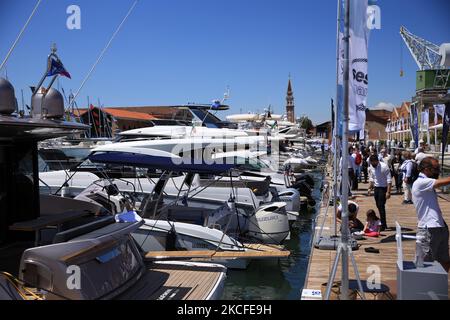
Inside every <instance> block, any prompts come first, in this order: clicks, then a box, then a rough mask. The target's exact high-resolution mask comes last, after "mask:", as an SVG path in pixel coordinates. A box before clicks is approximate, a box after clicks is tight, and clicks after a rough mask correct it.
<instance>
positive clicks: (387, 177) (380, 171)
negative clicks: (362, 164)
mask: <svg viewBox="0 0 450 320" xmlns="http://www.w3.org/2000/svg"><path fill="white" fill-rule="evenodd" d="M391 181H392V178H391V170H389V168H388V166H387V165H386V164H385V163H383V162H379V163H378V166H377V167H376V168H374V167H372V166H370V167H369V182H373V184H374V186H375V187H382V188H386V187H387V186H388V185H390V184H391Z"/></svg>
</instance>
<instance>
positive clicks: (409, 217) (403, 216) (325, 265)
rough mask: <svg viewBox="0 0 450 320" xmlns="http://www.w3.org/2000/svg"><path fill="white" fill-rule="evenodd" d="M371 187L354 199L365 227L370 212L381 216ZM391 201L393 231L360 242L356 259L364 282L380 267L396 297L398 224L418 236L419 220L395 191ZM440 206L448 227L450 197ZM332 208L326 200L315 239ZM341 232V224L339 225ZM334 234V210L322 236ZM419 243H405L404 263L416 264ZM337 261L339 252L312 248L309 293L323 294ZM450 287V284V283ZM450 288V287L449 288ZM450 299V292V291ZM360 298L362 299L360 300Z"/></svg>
mask: <svg viewBox="0 0 450 320" xmlns="http://www.w3.org/2000/svg"><path fill="white" fill-rule="evenodd" d="M367 187H368V184H363V183H360V184H359V191H353V195H355V196H356V197H355V198H354V199H352V200H353V201H355V202H357V203H358V205H359V213H358V218H359V219H360V220H361V221H362V222H363V223H365V214H366V212H367V210H369V209H374V210H375V211H376V212H377V214H378V210H377V208H376V205H375V200H374V198H373V196H367ZM393 193H394V194H392V195H391V198H390V199H389V200H387V203H386V217H387V224H388V227H389V228H393V230H389V231H383V232H382V233H381V236H380V237H379V238H368V237H366V239H365V240H358V244H359V245H360V248H359V250H354V251H353V255H354V257H355V260H356V264H357V266H358V271H359V274H360V276H361V280H367V278H368V277H369V276H370V275H371V274H372V273H371V272H370V269H371V267H373V266H375V267H379V268H380V271H381V283H383V284H386V285H388V286H389V287H390V289H391V293H392V294H393V296H394V297H395V295H396V279H397V264H396V263H397V245H396V241H395V222H396V221H398V223H399V224H400V225H401V226H402V229H403V230H402V233H403V234H411V235H415V233H416V230H417V216H416V211H415V207H414V205H403V204H402V201H403V195H400V194H395V192H394V190H393ZM439 203H440V206H441V209H442V212H443V215H444V219H445V220H446V221H447V223H450V201H449V200H448V196H446V195H442V197H440V198H439ZM327 206H328V200H327V199H324V201H323V203H322V204H321V209H320V216H318V217H317V223H316V230H315V238H317V236H318V233H319V232H320V226H321V224H322V223H323V222H324V219H323V218H324V216H325V211H326V209H327ZM338 228H339V224H338ZM333 232H334V222H333V207H332V206H330V208H329V209H328V215H327V218H326V219H325V223H324V230H323V232H322V235H332V234H333ZM368 247H373V248H376V249H379V251H380V252H379V253H368V252H366V251H365V250H364V249H365V248H368ZM414 256H415V241H414V240H407V239H404V240H403V257H404V260H409V261H414ZM335 257H336V251H332V250H319V249H316V248H312V251H311V258H310V261H309V265H308V271H307V275H306V279H305V286H304V288H305V289H313V290H321V288H322V284H324V283H326V282H327V281H328V277H329V275H330V273H331V270H332V265H333V262H334V260H335ZM349 272H350V275H349V277H350V279H356V277H355V275H354V272H353V268H352V265H351V263H350V264H349ZM340 278H341V268H340V267H339V268H338V271H337V274H336V277H335V281H338V280H340ZM449 283H450V282H449ZM449 288H450V286H449ZM323 296H324V294H323ZM449 297H450V290H449ZM358 298H359V296H358ZM373 298H374V297H373V296H372V295H370V294H369V295H368V294H366V299H373Z"/></svg>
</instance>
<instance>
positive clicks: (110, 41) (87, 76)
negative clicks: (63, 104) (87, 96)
mask: <svg viewBox="0 0 450 320" xmlns="http://www.w3.org/2000/svg"><path fill="white" fill-rule="evenodd" d="M138 1H139V0H135V1H134V3H133V4H132V5H131V7H130V9H129V10H128V13H127V14H126V15H125V17H124V18H123V20H122V22H121V23H120V24H119V26H118V27H117V29H116V31H115V32H114V33H113V35H112V36H111V38H110V39H109V41H108V43H107V44H106V46H105V47H104V48H103V50H102V52H101V53H100V55H99V56H98V58H97V61H95V63H94V65H93V66H92V67H91V70H89V72H88V74H87V75H86V77H85V78H84V80H83V82H82V83H81V85H80V87H79V88H78V90H77V92H76V93H75V95H74V96H73V98H72V103H73V101H75V99H76V98H77V96H78V94H79V93H80V91H81V89H83V87H84V85H85V84H86V81H87V80H88V79H89V78H90V76H91V74H92V72H93V71H94V69H95V67H97V64H98V63H99V62H100V60H101V59H102V58H103V55H104V54H105V52H106V50H108V48H109V47H110V45H111V43H112V41H113V40H114V38H115V37H116V35H117V34H118V33H119V31H120V29H121V28H122V26H123V24H124V23H125V21H126V20H127V19H128V17H129V15H130V14H131V12H132V11H133V9H134V7H135V6H136V4H137V3H138ZM70 107H71V106H69V108H70Z"/></svg>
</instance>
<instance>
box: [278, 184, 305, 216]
mask: <svg viewBox="0 0 450 320" xmlns="http://www.w3.org/2000/svg"><path fill="white" fill-rule="evenodd" d="M278 197H279V201H283V202H286V210H287V211H294V212H299V211H300V207H301V204H300V192H299V191H298V190H296V189H294V188H289V189H286V190H283V191H281V192H278Z"/></svg>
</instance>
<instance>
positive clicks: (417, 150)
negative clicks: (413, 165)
mask: <svg viewBox="0 0 450 320" xmlns="http://www.w3.org/2000/svg"><path fill="white" fill-rule="evenodd" d="M420 148H422V152H424V151H425V141H423V139H420V140H419V146H418V147H417V148H416V150H414V154H418V153H419V152H420V151H419V149H420Z"/></svg>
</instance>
